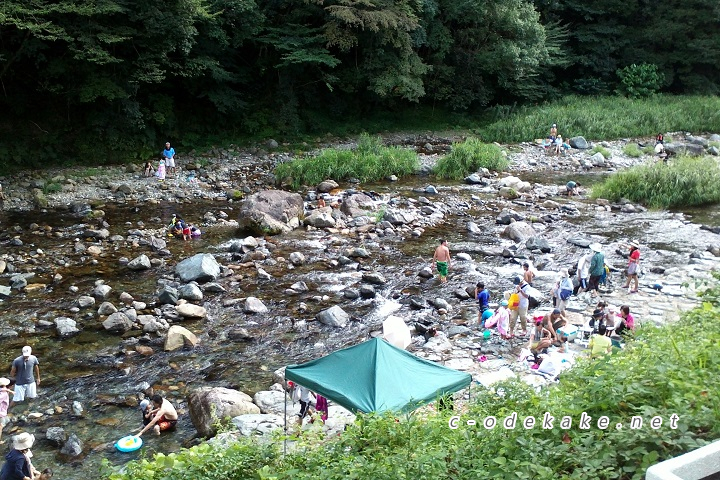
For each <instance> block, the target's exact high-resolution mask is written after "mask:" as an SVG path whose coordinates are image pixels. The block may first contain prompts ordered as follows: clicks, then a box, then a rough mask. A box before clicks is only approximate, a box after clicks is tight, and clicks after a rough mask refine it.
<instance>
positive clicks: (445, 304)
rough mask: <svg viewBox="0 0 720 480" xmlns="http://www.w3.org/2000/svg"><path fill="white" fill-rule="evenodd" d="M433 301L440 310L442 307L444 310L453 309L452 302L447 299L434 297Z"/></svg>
mask: <svg viewBox="0 0 720 480" xmlns="http://www.w3.org/2000/svg"><path fill="white" fill-rule="evenodd" d="M432 303H433V306H434V307H435V308H436V309H438V310H439V309H441V308H442V309H444V310H447V311H450V310H452V307H451V306H450V304H449V303H448V302H447V301H446V300H445V299H442V298H440V297H438V298H436V299H434V300H433V301H432Z"/></svg>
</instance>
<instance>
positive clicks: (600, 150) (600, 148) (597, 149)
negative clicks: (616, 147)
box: [590, 145, 612, 158]
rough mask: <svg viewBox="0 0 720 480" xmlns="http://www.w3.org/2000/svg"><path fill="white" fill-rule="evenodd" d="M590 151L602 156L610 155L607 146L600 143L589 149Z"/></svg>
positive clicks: (608, 156) (607, 156)
mask: <svg viewBox="0 0 720 480" xmlns="http://www.w3.org/2000/svg"><path fill="white" fill-rule="evenodd" d="M590 153H593V154H594V153H601V154H602V156H603V157H605V158H610V157H611V156H612V153H611V152H610V150H608V149H607V148H605V147H603V146H602V145H595V146H594V147H593V148H592V150H590Z"/></svg>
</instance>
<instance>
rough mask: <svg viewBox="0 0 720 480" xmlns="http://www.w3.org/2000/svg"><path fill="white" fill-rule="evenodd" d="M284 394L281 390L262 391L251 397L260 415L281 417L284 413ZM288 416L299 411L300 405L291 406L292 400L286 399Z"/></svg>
mask: <svg viewBox="0 0 720 480" xmlns="http://www.w3.org/2000/svg"><path fill="white" fill-rule="evenodd" d="M285 398H286V397H285V392H284V391H282V390H262V391H260V392H257V393H256V394H255V395H254V396H253V401H254V402H255V405H257V406H258V407H260V411H261V412H262V413H274V414H275V415H283V413H284V412H285ZM287 400H288V401H287V411H288V415H296V414H297V413H298V412H299V411H300V404H299V403H297V402H296V403H295V404H294V405H293V401H292V399H290V398H288V399H287Z"/></svg>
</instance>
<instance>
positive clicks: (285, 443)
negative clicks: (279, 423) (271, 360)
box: [283, 388, 287, 455]
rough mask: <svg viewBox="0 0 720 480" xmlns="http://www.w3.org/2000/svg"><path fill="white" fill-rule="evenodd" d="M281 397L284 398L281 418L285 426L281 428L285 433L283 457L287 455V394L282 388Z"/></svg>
mask: <svg viewBox="0 0 720 480" xmlns="http://www.w3.org/2000/svg"><path fill="white" fill-rule="evenodd" d="M283 397H284V398H285V415H284V416H283V417H284V419H285V426H284V427H283V430H284V431H285V438H283V455H287V392H286V391H285V388H283Z"/></svg>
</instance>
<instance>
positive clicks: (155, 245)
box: [149, 237, 167, 252]
mask: <svg viewBox="0 0 720 480" xmlns="http://www.w3.org/2000/svg"><path fill="white" fill-rule="evenodd" d="M149 242H150V248H152V249H153V250H154V251H156V252H157V251H160V250H164V249H165V248H167V242H166V241H165V240H164V239H162V238H159V237H150V240H149Z"/></svg>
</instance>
